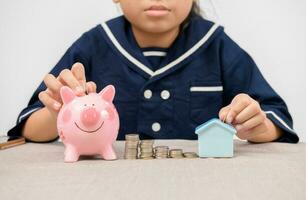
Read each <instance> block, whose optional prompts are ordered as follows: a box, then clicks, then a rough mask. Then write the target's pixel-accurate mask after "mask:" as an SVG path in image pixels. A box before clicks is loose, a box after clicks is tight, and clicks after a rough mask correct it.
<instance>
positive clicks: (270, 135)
mask: <svg viewBox="0 0 306 200" xmlns="http://www.w3.org/2000/svg"><path fill="white" fill-rule="evenodd" d="M219 118H220V120H222V121H225V122H226V123H229V124H232V125H233V126H234V127H235V128H236V130H237V136H238V137H239V138H240V139H244V140H249V141H254V142H267V141H272V140H274V139H277V137H279V135H280V130H279V129H277V127H276V126H275V125H274V124H273V123H272V122H271V121H270V120H269V119H268V118H267V117H266V114H265V113H264V111H262V110H261V108H260V105H259V103H258V102H257V101H255V100H254V99H252V98H251V97H250V96H249V95H247V94H238V95H237V96H236V97H235V98H234V99H233V100H232V102H231V104H230V105H228V106H226V107H224V108H222V109H221V110H220V112H219ZM262 140H263V141H262Z"/></svg>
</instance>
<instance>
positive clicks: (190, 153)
mask: <svg viewBox="0 0 306 200" xmlns="http://www.w3.org/2000/svg"><path fill="white" fill-rule="evenodd" d="M184 156H185V158H198V157H199V156H198V155H197V154H196V153H195V152H185V153H184Z"/></svg>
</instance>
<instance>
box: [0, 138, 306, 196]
mask: <svg viewBox="0 0 306 200" xmlns="http://www.w3.org/2000/svg"><path fill="white" fill-rule="evenodd" d="M155 145H167V146H169V147H170V148H182V149H183V150H184V151H185V152H186V151H197V141H188V140H156V141H155ZM114 147H115V149H116V152H117V154H118V156H119V158H120V159H119V160H116V161H104V160H101V159H99V158H95V159H92V158H88V157H85V158H84V157H83V158H82V159H81V160H80V161H79V162H76V163H64V162H63V152H64V146H63V144H62V143H60V142H54V143H47V144H34V143H27V144H25V145H21V146H18V147H14V148H10V149H6V150H1V151H0V199H52V200H54V199H82V200H84V199H107V200H108V199H141V200H143V199H146V200H150V199H154V200H156V199H167V200H169V199H228V200H229V199H248V200H249V199H256V200H258V199H269V200H270V199H278V200H280V199H286V200H288V199H294V200H299V199H303V200H305V199H306V144H305V143H299V144H281V143H269V144H249V143H247V142H242V141H235V156H234V157H233V158H218V159H211V158H210V159H206V158H196V159H154V160H124V159H122V157H123V151H124V142H122V141H116V143H115V144H114Z"/></svg>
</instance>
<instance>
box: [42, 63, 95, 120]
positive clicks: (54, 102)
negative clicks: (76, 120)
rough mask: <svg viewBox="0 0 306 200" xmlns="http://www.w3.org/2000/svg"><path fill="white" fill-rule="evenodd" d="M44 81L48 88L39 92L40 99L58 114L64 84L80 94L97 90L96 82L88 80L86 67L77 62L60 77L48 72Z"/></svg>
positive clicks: (62, 72)
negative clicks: (61, 89)
mask: <svg viewBox="0 0 306 200" xmlns="http://www.w3.org/2000/svg"><path fill="white" fill-rule="evenodd" d="M44 83H45V84H46V86H47V89H46V90H45V91H42V92H40V93H39V95H38V97H39V100H40V101H41V102H42V103H43V104H44V105H45V106H46V108H47V109H48V110H49V111H51V113H54V114H55V115H56V116H57V113H58V111H59V110H60V108H61V106H62V100H61V97H60V88H61V87H62V86H68V87H70V88H71V89H72V90H73V91H75V94H76V95H78V96H82V95H85V93H86V92H87V93H90V92H96V84H95V83H94V82H86V77H85V69H84V66H83V65H82V64H81V63H75V64H74V65H73V66H72V68H71V70H69V69H64V70H63V71H61V73H60V74H59V76H58V77H54V76H53V75H52V74H47V75H46V76H45V78H44Z"/></svg>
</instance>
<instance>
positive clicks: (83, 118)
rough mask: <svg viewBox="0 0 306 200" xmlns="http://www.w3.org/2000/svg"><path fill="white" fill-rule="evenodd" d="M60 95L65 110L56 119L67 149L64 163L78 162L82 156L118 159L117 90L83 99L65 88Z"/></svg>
mask: <svg viewBox="0 0 306 200" xmlns="http://www.w3.org/2000/svg"><path fill="white" fill-rule="evenodd" d="M60 95H61V98H62V101H63V106H62V108H61V110H60V112H59V114H58V117H57V129H58V133H59V136H60V138H61V140H62V141H63V143H64V145H65V147H66V149H65V162H75V161H77V160H78V159H79V156H80V155H101V157H102V158H103V159H105V160H115V159H117V156H116V153H115V151H114V149H113V143H114V141H115V140H116V138H117V135H118V131H119V116H118V113H117V110H116V108H115V106H114V104H113V103H112V102H113V99H114V96H115V88H114V86H112V85H108V86H106V87H105V88H104V89H103V90H102V91H101V92H100V93H99V94H97V93H90V94H88V95H85V96H82V97H78V96H76V95H75V93H74V92H73V91H72V90H71V89H70V88H69V87H67V86H64V87H62V88H61V90H60Z"/></svg>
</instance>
